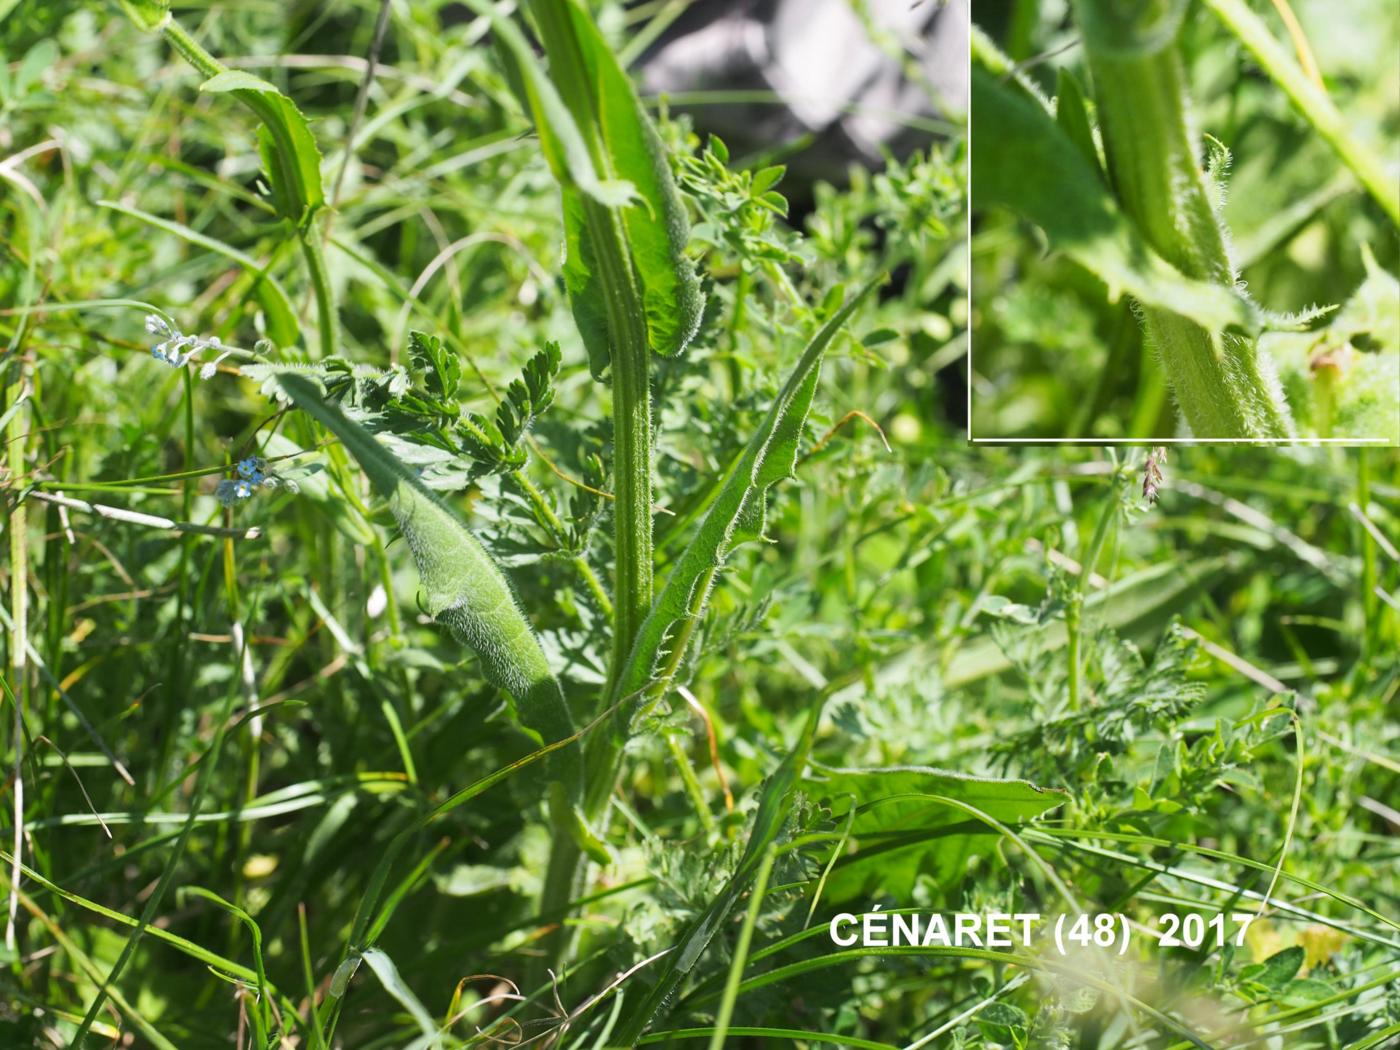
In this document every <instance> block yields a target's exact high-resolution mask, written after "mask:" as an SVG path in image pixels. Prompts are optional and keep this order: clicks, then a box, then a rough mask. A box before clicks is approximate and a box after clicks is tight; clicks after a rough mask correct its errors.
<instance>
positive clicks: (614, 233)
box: [531, 0, 652, 964]
mask: <svg viewBox="0 0 1400 1050" xmlns="http://www.w3.org/2000/svg"><path fill="white" fill-rule="evenodd" d="M531 11H532V13H533V14H534V17H535V22H536V25H537V26H538V28H539V31H540V37H541V39H542V40H543V42H544V47H545V52H546V54H547V55H548V58H549V71H550V77H551V79H553V80H554V82H555V84H556V85H557V86H558V87H559V89H560V93H561V95H562V96H563V97H564V98H565V99H566V101H567V105H568V106H569V108H570V110H571V111H572V113H573V116H574V119H575V121H576V122H577V123H578V125H579V129H580V131H581V132H582V133H583V136H584V139H585V142H586V143H587V145H588V148H589V152H590V153H591V154H592V158H593V162H594V164H595V165H596V166H597V168H598V171H599V173H600V174H602V175H603V177H605V178H609V177H611V176H612V174H613V173H612V172H611V171H610V162H609V159H608V156H607V151H606V150H605V149H604V148H603V143H602V140H601V137H600V135H601V133H600V130H599V127H598V118H597V116H596V114H595V113H594V112H593V106H594V103H593V100H592V94H591V92H592V85H591V84H590V82H589V78H588V77H587V75H586V73H585V64H584V60H583V56H582V55H581V54H580V53H579V51H578V44H577V41H576V39H575V37H574V33H573V28H572V26H571V25H570V21H569V20H570V17H571V16H570V13H569V11H568V9H567V6H566V5H564V4H561V3H559V2H558V0H536V2H534V3H532V4H531ZM582 203H583V209H584V215H585V221H586V223H587V229H588V235H589V239H590V242H591V245H592V249H593V254H594V260H595V263H596V265H597V268H598V276H599V284H600V286H601V288H602V290H603V293H604V295H603V299H604V302H603V306H604V310H605V313H606V318H607V328H608V333H609V344H610V345H609V352H610V361H611V369H612V417H613V478H614V481H613V492H614V497H615V498H614V501H613V547H614V556H615V560H616V564H615V572H614V585H613V642H612V658H611V662H610V672H609V678H610V683H609V688H608V689H607V690H605V691H604V694H603V696H604V698H606V697H607V696H608V695H609V694H610V693H611V691H612V690H611V683H612V681H613V680H615V679H616V676H617V675H618V674H619V673H620V672H621V669H622V667H623V666H624V665H625V663H626V660H627V657H628V655H629V654H630V652H631V650H632V643H633V641H634V640H635V639H636V637H637V633H638V631H639V630H640V629H641V626H642V621H643V620H644V619H645V618H646V615H647V612H648V611H649V610H650V609H651V602H652V517H651V507H652V494H651V472H652V438H651V388H650V373H649V369H650V353H651V350H650V347H649V345H648V342H647V329H646V315H645V311H644V308H643V303H642V294H641V288H640V286H639V282H638V279H637V275H636V272H635V270H634V269H633V264H632V257H631V252H630V250H629V248H628V242H627V236H626V231H625V229H624V228H623V222H622V216H621V214H620V213H619V212H618V211H617V210H616V209H613V208H609V207H606V206H604V205H603V204H600V203H599V202H597V201H595V200H592V199H590V198H585V199H584V200H583V202H582ZM604 702H606V699H605V701H604ZM593 740H597V741H599V743H596V744H593V745H592V746H591V747H589V748H587V749H586V750H585V759H584V762H585V765H584V777H585V786H584V798H583V800H582V807H581V808H582V815H583V818H584V819H585V820H587V821H588V822H589V823H590V824H594V823H596V822H597V821H598V820H599V819H601V818H602V817H603V815H604V814H605V812H606V808H607V800H608V796H609V795H610V794H611V793H612V788H613V784H614V783H615V782H616V780H617V773H618V768H619V763H620V761H621V756H622V749H621V746H620V744H619V743H618V742H617V741H615V740H613V739H612V735H611V734H609V733H606V732H605V733H600V734H598V735H597V737H595V738H593ZM590 743H592V741H590ZM554 819H555V824H556V836H555V846H554V852H553V854H552V855H551V857H550V864H549V870H548V873H547V874H546V877H545V887H544V893H543V895H542V898H541V902H540V903H541V910H542V911H543V912H545V913H549V914H553V913H556V912H558V913H562V912H564V911H565V910H566V909H567V907H568V903H569V901H570V900H572V899H573V898H574V897H575V896H577V893H578V891H579V889H580V888H581V881H582V878H583V875H582V871H581V865H580V859H581V850H580V847H579V846H578V844H577V843H576V842H575V841H574V840H573V838H572V837H571V836H570V835H569V834H568V833H567V832H565V831H564V829H563V827H562V825H563V823H564V820H563V818H562V816H561V815H558V814H556V815H555V818H554ZM571 940H572V938H571V937H570V936H569V934H568V931H567V927H564V926H562V925H561V926H560V928H559V929H558V930H556V931H554V932H553V933H552V934H551V935H550V938H549V939H548V941H547V943H546V945H545V951H544V959H545V961H546V963H547V964H557V963H558V962H559V961H560V960H561V959H562V958H563V957H564V956H565V955H566V954H567V952H568V950H569V946H570V942H571Z"/></svg>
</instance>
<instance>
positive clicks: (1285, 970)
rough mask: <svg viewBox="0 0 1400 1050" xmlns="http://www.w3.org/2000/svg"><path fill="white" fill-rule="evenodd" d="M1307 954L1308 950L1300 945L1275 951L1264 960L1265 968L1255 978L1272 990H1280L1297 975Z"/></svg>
mask: <svg viewBox="0 0 1400 1050" xmlns="http://www.w3.org/2000/svg"><path fill="white" fill-rule="evenodd" d="M1306 956H1307V952H1306V951H1305V950H1304V949H1303V948H1301V947H1299V946H1298V945H1294V946H1293V947H1292V948H1285V949H1283V951H1281V952H1275V953H1274V954H1273V955H1271V956H1269V957H1268V958H1267V959H1265V960H1264V962H1263V967H1264V968H1263V970H1261V971H1260V972H1259V973H1257V974H1255V975H1254V980H1255V981H1256V982H1257V983H1259V984H1262V985H1263V986H1264V987H1265V988H1268V989H1269V990H1270V991H1272V992H1279V991H1281V990H1282V989H1283V987H1284V986H1285V985H1286V984H1288V982H1289V981H1291V980H1293V978H1294V977H1295V976H1297V974H1298V971H1299V970H1300V969H1301V968H1302V966H1303V960H1304V958H1306Z"/></svg>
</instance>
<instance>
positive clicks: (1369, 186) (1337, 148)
mask: <svg viewBox="0 0 1400 1050" xmlns="http://www.w3.org/2000/svg"><path fill="white" fill-rule="evenodd" d="M1205 5H1206V6H1207V7H1209V8H1210V9H1211V10H1212V11H1214V12H1215V15H1216V17H1217V18H1219V19H1220V21H1221V22H1223V23H1224V24H1225V26H1226V28H1228V29H1229V30H1230V32H1232V33H1234V34H1235V36H1236V37H1237V38H1238V39H1239V41H1240V43H1242V44H1243V45H1244V46H1245V47H1246V48H1247V49H1248V50H1249V53H1250V54H1251V55H1253V56H1254V60H1255V61H1256V62H1258V63H1259V65H1260V66H1261V67H1262V68H1263V70H1264V72H1265V73H1267V74H1268V75H1269V76H1270V77H1271V78H1272V79H1273V81H1274V83H1275V84H1277V85H1278V86H1279V87H1280V88H1282V89H1283V91H1284V93H1285V94H1287V95H1288V98H1289V101H1291V102H1292V103H1293V105H1294V107H1295V108H1296V109H1297V110H1298V112H1299V113H1301V114H1302V115H1303V117H1304V119H1306V120H1307V122H1308V123H1309V124H1311V125H1312V126H1313V128H1314V129H1316V131H1317V133H1318V134H1319V135H1321V136H1322V137H1323V138H1324V139H1325V140H1326V141H1327V144H1328V145H1329V146H1331V147H1332V150H1333V152H1335V153H1336V154H1337V156H1338V158H1340V159H1341V161H1342V163H1343V164H1345V165H1346V166H1347V167H1348V168H1350V169H1351V171H1352V174H1354V175H1355V176H1356V178H1357V181H1359V182H1360V183H1361V185H1362V186H1364V187H1366V192H1367V193H1369V194H1370V195H1371V197H1372V198H1373V199H1374V200H1375V202H1376V203H1377V204H1379V205H1380V206H1381V208H1382V209H1383V210H1384V211H1385V213H1386V215H1388V216H1389V217H1390V221H1391V222H1393V223H1394V224H1395V225H1396V226H1400V185H1397V183H1396V180H1395V176H1394V174H1393V173H1387V172H1386V170H1385V166H1384V165H1383V164H1382V163H1381V162H1380V160H1378V159H1377V157H1376V155H1375V154H1374V153H1372V152H1371V151H1370V150H1368V149H1366V148H1365V147H1364V146H1363V145H1361V143H1359V142H1357V141H1356V139H1354V138H1353V137H1352V135H1351V131H1350V130H1349V129H1348V127H1347V122H1346V119H1345V118H1344V117H1343V115H1342V112H1341V111H1340V110H1339V109H1337V106H1336V104H1335V103H1334V102H1333V101H1332V99H1331V97H1330V96H1329V95H1328V94H1327V90H1326V88H1325V87H1323V86H1322V84H1321V83H1320V78H1317V79H1315V78H1314V77H1313V76H1309V75H1308V73H1307V72H1305V71H1304V70H1303V69H1302V68H1300V67H1299V65H1298V63H1297V62H1295V61H1294V60H1293V56H1292V55H1290V54H1289V53H1288V50H1287V48H1285V47H1284V46H1283V45H1282V44H1281V43H1279V42H1278V41H1277V40H1276V39H1274V36H1273V34H1272V33H1270V32H1269V29H1268V27H1267V26H1266V25H1265V24H1264V21H1263V20H1262V19H1261V18H1260V17H1259V16H1258V15H1257V14H1255V13H1254V12H1253V11H1252V10H1250V8H1249V7H1248V5H1246V4H1244V3H1242V2H1241V0H1205ZM1303 53H1304V52H1300V57H1301V54H1303ZM1309 57H1311V56H1309ZM1315 72H1316V70H1315V69H1314V73H1315Z"/></svg>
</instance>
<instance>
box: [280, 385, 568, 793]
mask: <svg viewBox="0 0 1400 1050" xmlns="http://www.w3.org/2000/svg"><path fill="white" fill-rule="evenodd" d="M277 379H278V382H279V383H280V384H281V386H282V388H283V389H284V390H285V391H286V392H287V395H288V396H289V397H291V399H292V400H293V401H295V402H296V404H297V405H298V407H300V408H301V409H302V410H303V411H305V412H306V413H307V414H309V415H310V416H312V417H313V418H314V419H315V420H316V421H317V422H319V423H320V424H321V425H322V426H324V427H325V428H326V429H327V430H329V431H331V433H333V434H335V436H336V437H338V438H339V439H340V442H341V444H342V445H343V446H344V447H345V449H346V451H348V452H349V453H350V454H351V455H352V456H354V457H355V460H356V461H357V462H358V463H359V464H360V467H361V469H363V470H364V472H365V474H366V475H367V476H368V477H369V480H370V482H371V484H372V485H373V486H374V488H375V490H376V491H377V492H378V493H379V494H380V495H381V496H382V497H384V499H385V500H387V501H388V503H389V508H390V510H391V511H392V512H393V514H394V518H395V520H397V521H398V524H399V528H400V529H401V530H402V532H403V535H404V538H405V539H406V540H407V541H408V546H409V549H410V550H411V551H412V552H413V560H414V562H415V564H416V565H417V566H418V573H419V576H420V577H421V579H422V582H423V590H424V592H425V594H426V599H427V607H428V611H429V612H430V613H431V614H432V615H433V617H434V618H435V619H437V620H438V621H439V622H440V623H443V624H445V625H446V626H447V627H449V628H450V629H451V630H452V633H453V634H455V635H456V636H457V637H458V638H459V639H460V640H461V641H463V642H464V643H466V645H468V646H469V647H470V648H471V649H472V650H473V651H474V652H475V653H476V654H477V656H478V657H479V658H480V660H481V666H482V671H483V674H484V675H485V677H486V679H487V681H489V682H491V684H493V685H495V686H496V687H497V688H499V689H501V690H503V691H504V692H506V693H507V694H509V695H510V696H511V698H512V699H513V700H514V701H515V709H516V712H517V714H518V716H519V720H520V723H521V724H522V726H523V728H524V729H525V730H526V731H527V732H528V733H529V734H530V735H531V736H532V737H534V738H535V739H536V740H537V741H539V742H542V743H552V742H554V741H556V740H561V739H563V738H564V737H567V736H569V735H571V734H572V733H573V731H574V727H573V720H572V718H571V717H570V715H569V708H568V704H567V702H566V701H565V699H564V693H563V689H562V688H561V687H560V685H559V681H558V679H556V678H555V677H554V673H553V672H552V671H551V670H550V667H549V662H548V660H547V659H546V658H545V654H544V650H543V649H542V648H541V647H540V643H539V640H538V639H537V638H536V637H535V633H534V631H533V630H532V629H531V627H530V624H529V622H528V621H527V620H526V619H525V616H524V614H523V613H522V612H521V611H520V607H519V606H518V605H517V604H516V600H515V594H514V592H513V591H512V590H511V586H510V583H509V581H507V579H506V577H505V575H504V574H503V573H502V572H501V570H500V569H499V568H497V566H496V564H495V562H493V561H492V559H491V556H490V555H489V554H488V553H487V552H486V549H485V548H484V547H482V545H481V543H480V542H479V541H478V540H477V539H476V537H475V536H473V535H472V534H471V532H469V531H468V530H467V528H466V526H465V525H463V524H462V522H461V521H459V520H458V519H457V517H456V515H454V514H453V513H452V511H451V510H449V509H448V508H447V506H446V505H445V504H443V503H442V502H441V501H440V500H439V499H438V498H437V497H436V496H434V495H433V493H432V492H430V491H429V490H428V489H427V488H426V487H425V486H424V485H423V484H422V482H420V481H419V480H418V478H417V477H416V476H415V475H414V473H413V472H412V470H410V469H409V468H408V467H407V466H405V465H404V464H403V463H402V462H400V461H399V460H398V459H397V458H396V457H394V456H393V455H392V454H390V453H389V452H388V451H387V450H386V449H385V448H384V447H383V446H382V445H380V444H379V442H377V441H376V440H375V439H374V438H373V437H372V436H371V435H370V434H369V433H368V432H367V431H366V430H365V429H364V428H363V427H361V426H360V425H359V424H358V423H355V422H354V421H353V420H351V419H349V418H348V417H347V416H346V415H345V413H344V412H342V411H341V410H340V409H339V408H338V407H336V406H335V405H332V404H331V403H329V402H328V401H327V400H326V399H325V397H324V396H323V395H322V393H321V391H320V390H319V389H318V387H317V385H316V383H314V382H313V381H312V380H311V379H308V378H307V377H306V376H305V375H300V374H297V373H295V372H291V371H288V372H285V373H282V374H279V375H278V376H277ZM550 761H551V762H552V763H553V768H554V777H555V779H559V780H562V781H564V783H565V784H566V786H567V787H568V788H569V790H570V791H575V790H577V788H578V786H579V760H578V755H577V749H574V748H566V749H564V750H562V751H560V752H558V753H556V754H555V755H554V756H553V757H552V758H551V760H550Z"/></svg>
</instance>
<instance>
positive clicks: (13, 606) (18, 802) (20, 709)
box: [4, 359, 29, 952]
mask: <svg viewBox="0 0 1400 1050" xmlns="http://www.w3.org/2000/svg"><path fill="white" fill-rule="evenodd" d="M15 365H16V368H15V370H16V378H15V382H14V383H12V384H11V385H10V388H9V390H8V391H6V396H5V401H4V404H5V405H6V407H7V408H8V407H13V408H14V409H15V411H13V412H12V413H10V419H9V422H8V423H7V424H6V426H5V448H6V458H7V460H8V463H7V465H8V467H9V473H10V477H11V478H12V479H16V480H17V479H19V478H21V477H23V476H24V473H25V470H24V444H25V433H24V429H23V428H24V426H25V425H26V423H27V422H28V417H27V414H26V413H25V411H24V409H23V407H22V406H21V405H20V399H21V398H22V397H23V396H24V390H25V382H24V370H23V365H22V364H21V363H20V361H19V360H18V359H17V360H16V362H15ZM9 518H10V521H9V530H10V544H9V546H10V631H9V634H10V637H9V648H10V674H11V675H12V676H13V680H14V686H13V688H12V689H7V690H6V692H8V693H9V694H10V703H11V706H12V707H13V710H14V719H13V722H12V724H11V732H10V747H11V748H12V749H13V752H14V769H13V773H12V776H13V778H14V782H13V784H12V786H11V792H10V793H11V799H12V801H13V803H14V816H13V821H14V829H13V830H14V841H13V842H12V843H11V846H10V850H11V857H12V858H13V860H12V862H11V871H10V901H9V910H8V912H7V914H6V918H5V947H6V948H7V949H8V950H9V951H11V952H14V951H15V921H16V918H17V917H18V909H19V896H18V894H19V882H20V858H21V856H22V852H23V850H24V776H23V773H24V770H23V763H24V712H25V710H26V708H27V707H28V686H27V681H28V677H29V673H28V672H29V667H28V653H29V634H28V623H29V548H28V545H27V544H28V538H29V520H28V511H27V508H26V507H25V504H24V502H23V501H22V500H19V499H16V500H15V504H14V506H13V507H11V508H10V514H9Z"/></svg>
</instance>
